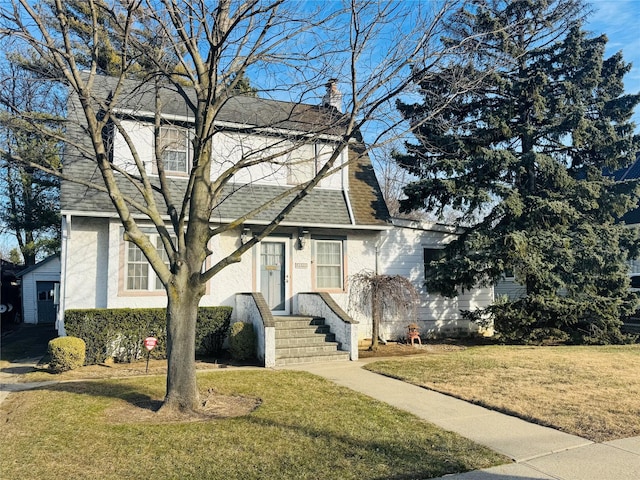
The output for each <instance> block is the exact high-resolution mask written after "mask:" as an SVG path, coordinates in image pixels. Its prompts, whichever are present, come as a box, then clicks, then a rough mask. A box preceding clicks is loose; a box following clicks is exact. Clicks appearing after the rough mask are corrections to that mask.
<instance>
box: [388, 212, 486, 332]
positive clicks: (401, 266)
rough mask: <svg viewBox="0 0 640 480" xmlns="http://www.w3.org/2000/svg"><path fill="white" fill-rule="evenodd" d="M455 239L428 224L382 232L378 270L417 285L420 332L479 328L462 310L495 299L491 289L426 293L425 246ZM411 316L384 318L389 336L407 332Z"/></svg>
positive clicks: (431, 246)
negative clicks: (453, 293)
mask: <svg viewBox="0 0 640 480" xmlns="http://www.w3.org/2000/svg"><path fill="white" fill-rule="evenodd" d="M454 238H455V234H454V233H453V232H452V231H448V229H447V228H443V227H441V226H433V227H430V226H429V225H428V224H427V225H425V226H422V227H421V228H418V227H402V226H396V227H395V228H394V229H393V230H390V231H388V232H384V233H383V234H382V238H381V242H380V246H379V253H378V271H379V272H380V273H384V274H387V275H402V276H404V277H407V278H408V279H409V280H411V282H412V283H413V284H414V286H415V287H416V289H417V290H418V293H419V295H420V306H419V309H418V313H417V317H418V318H417V320H418V324H419V325H420V332H421V335H422V336H423V337H424V336H438V335H460V334H462V335H464V334H469V333H473V332H475V331H477V326H476V325H475V324H472V323H470V322H468V321H466V320H463V319H462V317H461V313H460V310H476V309H478V308H483V307H486V306H488V305H490V304H491V303H492V301H493V289H492V288H476V289H473V290H472V291H469V292H459V294H458V296H456V297H454V298H446V297H443V296H441V295H438V294H434V293H429V292H427V290H426V288H425V286H424V253H423V251H424V249H425V248H442V247H444V246H445V245H446V244H447V243H449V242H451V241H452V240H453V239H454ZM411 321H412V319H407V318H395V319H385V321H384V322H383V325H382V326H381V327H382V328H381V329H382V332H383V334H384V335H385V337H386V338H387V339H390V340H393V339H395V338H397V337H404V336H406V334H407V325H408V324H409V323H411Z"/></svg>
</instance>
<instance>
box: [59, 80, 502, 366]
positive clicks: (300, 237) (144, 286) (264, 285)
mask: <svg viewBox="0 0 640 480" xmlns="http://www.w3.org/2000/svg"><path fill="white" fill-rule="evenodd" d="M110 81H111V79H108V78H103V79H102V82H103V85H102V88H103V94H104V98H107V97H108V95H109V88H110V85H111V84H110ZM162 93H163V95H164V96H165V97H164V101H163V103H162V105H163V107H162V115H163V116H164V118H165V119H166V120H167V122H166V125H163V126H162V127H161V128H162V131H161V135H160V138H166V139H167V143H166V145H164V146H163V148H164V150H163V151H164V152H166V153H165V154H166V155H167V157H166V160H165V162H168V165H169V170H170V171H169V172H168V175H169V177H170V178H171V181H172V182H173V185H174V186H175V189H176V192H180V191H184V188H185V182H186V179H187V173H188V172H189V166H190V165H189V161H190V156H189V155H190V153H189V152H190V148H191V147H190V141H189V139H190V135H191V131H192V130H191V128H192V127H191V125H192V122H193V116H192V115H191V114H190V112H189V110H188V108H187V106H186V105H185V103H184V101H182V100H181V99H180V98H179V97H178V96H177V95H176V94H175V92H172V91H170V90H169V89H167V90H166V91H163V92H162ZM124 100H125V103H123V104H122V105H121V108H119V109H118V112H119V113H120V114H121V116H122V117H121V119H120V121H121V122H122V124H123V125H124V126H126V128H127V133H128V135H129V136H130V138H131V139H132V140H133V142H134V143H135V145H136V147H137V149H138V152H139V153H140V156H141V158H142V159H143V161H145V164H146V165H148V173H149V175H150V176H151V178H154V175H155V172H154V170H153V169H154V167H153V163H152V161H151V160H152V158H153V151H154V135H153V122H152V118H153V115H152V114H151V113H150V112H153V111H154V106H153V100H154V92H153V91H152V90H151V89H150V88H149V89H146V88H145V87H144V85H142V86H140V85H137V86H136V88H131V92H130V93H129V94H128V95H126V96H125V99H124ZM68 115H69V116H70V117H71V118H73V117H79V116H80V114H79V113H78V104H77V101H76V100H74V99H73V98H71V100H70V102H69V108H68ZM335 115H339V112H338V111H337V109H336V108H335V107H331V106H327V105H305V104H292V103H287V102H279V101H273V100H267V99H262V98H258V97H254V96H246V95H238V96H234V97H231V98H229V99H228V101H227V103H226V104H225V107H224V108H223V109H222V111H221V112H220V114H219V118H218V119H217V125H218V127H219V130H218V132H217V133H216V138H214V153H213V155H214V157H215V158H216V161H215V162H214V166H213V167H212V168H214V169H216V168H218V169H223V168H226V167H228V166H229V164H230V163H231V162H234V160H235V159H236V158H238V156H239V155H246V154H247V152H256V155H261V154H273V152H274V149H277V148H282V149H283V152H284V153H282V157H281V158H280V159H279V160H280V161H279V162H275V163H274V162H270V163H268V164H260V163H258V164H256V165H254V166H252V167H250V168H248V169H245V170H243V171H242V172H240V173H238V174H237V175H236V177H235V181H234V182H233V184H232V185H230V186H229V188H228V190H227V191H226V192H225V195H224V199H223V200H222V201H221V202H220V203H219V205H217V207H216V208H215V209H214V210H213V211H212V213H211V224H212V226H215V225H219V224H226V223H229V222H231V221H232V220H235V219H237V218H240V217H242V216H243V215H246V214H247V212H250V211H251V210H252V209H253V208H255V207H256V206H257V205H261V204H263V203H264V202H265V201H267V200H269V199H271V198H274V197H276V196H277V195H280V194H282V193H283V192H284V191H286V190H287V189H289V188H291V187H293V186H295V185H297V184H299V183H300V182H302V181H305V180H306V179H308V178H310V176H312V175H314V174H315V172H316V171H317V170H318V169H319V168H321V166H322V165H323V164H324V162H326V158H327V157H328V155H329V154H330V153H331V152H332V151H333V148H334V147H333V145H335V144H336V141H337V140H338V135H339V131H337V130H336V131H334V130H332V128H331V127H328V128H326V129H325V130H324V131H323V132H322V134H318V133H317V129H318V126H319V125H323V122H324V124H326V125H328V119H329V117H331V118H333V119H334V120H335ZM332 116H333V117H332ZM73 125H74V123H73V122H70V127H69V129H72V128H74V127H73ZM276 127H277V128H276ZM310 128H311V129H315V130H316V132H315V134H314V141H313V142H304V143H301V144H300V145H299V146H298V147H295V148H294V149H292V148H291V145H293V144H292V143H290V142H289V140H288V139H290V138H294V137H299V136H301V135H306V134H308V132H309V129H310ZM71 134H72V135H76V136H77V139H78V140H77V142H82V141H83V140H82V139H83V132H82V131H81V130H80V129H76V131H75V132H71ZM106 134H107V135H106V136H105V142H108V143H109V147H110V153H111V155H112V157H113V158H112V161H113V163H114V164H116V165H117V166H118V167H119V168H120V169H121V170H122V172H123V175H124V173H125V172H127V171H128V169H130V167H131V164H132V163H133V159H132V157H131V153H130V152H129V149H128V148H126V145H125V140H124V138H123V136H122V135H121V134H120V133H117V132H116V130H115V129H113V130H111V131H109V132H106ZM362 147H363V146H362V144H360V143H358V142H353V143H352V144H351V145H350V147H349V148H348V149H347V150H344V151H343V152H342V154H341V157H340V159H339V161H338V164H339V165H341V166H342V168H341V169H338V170H336V171H335V172H334V173H332V174H331V175H329V176H328V177H326V178H324V179H323V180H322V181H321V183H320V185H319V186H318V187H317V188H315V189H314V190H313V191H312V192H311V193H310V194H309V195H308V196H307V197H306V198H305V199H304V200H303V201H302V202H301V203H300V204H299V205H298V206H297V207H296V208H295V209H294V210H293V212H292V213H291V214H290V215H289V216H288V217H287V218H286V219H285V220H284V221H283V222H282V223H281V225H280V226H279V228H278V230H277V231H276V232H275V233H274V234H273V235H271V236H270V237H268V238H265V239H264V240H263V241H262V242H261V243H260V244H258V245H257V246H256V247H254V248H253V249H252V250H251V251H250V252H248V254H245V255H244V257H243V258H242V260H241V262H239V263H237V264H233V265H231V266H229V267H227V268H226V269H224V270H223V271H222V272H220V273H219V274H218V275H216V276H215V277H214V278H213V279H212V280H211V281H210V282H209V285H208V287H207V292H206V294H205V296H204V297H203V298H202V300H201V306H213V305H228V306H232V307H233V308H234V313H233V318H234V320H237V321H248V322H252V323H253V324H254V327H255V330H256V333H257V334H258V339H259V356H260V358H261V359H262V360H263V361H264V364H265V365H267V366H271V365H275V364H285V363H287V362H294V361H313V360H317V359H322V358H324V359H327V358H351V359H356V358H357V345H358V342H359V341H360V340H363V339H365V338H367V336H370V335H371V327H370V320H369V319H367V318H358V317H357V316H354V315H350V314H349V313H348V312H349V305H348V292H349V276H350V275H352V274H355V273H357V272H360V271H362V270H372V271H377V272H379V273H394V274H397V273H400V274H403V275H407V276H409V277H410V278H411V279H412V280H413V281H414V282H415V284H416V286H418V287H419V288H422V287H421V285H422V282H423V280H424V276H423V274H424V258H425V257H424V254H425V253H424V252H425V248H426V249H431V248H440V247H441V246H442V245H444V244H445V243H446V242H448V241H450V240H451V239H452V238H454V235H455V232H453V231H451V230H450V229H448V228H447V227H443V226H439V225H418V224H415V223H411V222H402V221H399V222H398V221H397V222H396V224H394V222H393V221H392V219H391V218H390V216H389V212H388V209H387V207H386V205H385V202H384V200H383V198H382V194H381V191H380V187H379V185H378V182H377V180H376V177H375V173H374V171H373V167H372V165H371V161H370V159H369V157H368V156H367V155H366V153H365V151H364V149H363V148H362ZM63 165H64V170H65V173H66V174H70V175H72V176H73V177H74V178H80V179H85V180H88V181H95V180H96V179H97V180H98V181H100V178H99V172H98V171H97V167H96V165H95V162H93V161H92V159H91V158H89V157H88V156H86V154H85V155H83V154H81V153H80V152H77V151H74V150H73V149H68V150H67V152H66V153H65V157H64V161H63ZM212 173H213V175H214V176H215V174H216V172H215V171H214V172H212ZM129 193H130V195H131V196H132V198H135V197H136V192H135V191H132V190H129ZM279 205H281V203H278V204H276V205H274V207H273V208H269V209H267V210H266V211H263V212H261V213H258V214H256V215H253V216H251V217H250V218H247V219H246V221H245V222H244V223H243V225H242V226H241V227H239V228H237V229H234V230H232V231H229V232H226V233H223V234H220V235H218V236H216V237H214V238H213V239H212V241H211V244H210V250H211V252H213V253H212V255H211V262H215V261H217V260H218V259H219V258H222V257H223V256H225V255H227V254H228V253H230V252H232V251H233V250H234V249H235V248H237V247H238V245H240V244H241V242H243V241H244V240H246V238H248V237H249V236H251V235H252V234H253V233H256V232H259V231H260V230H261V229H262V228H264V225H266V224H267V223H268V222H269V220H270V219H271V218H272V216H273V215H274V212H277V211H278V209H277V207H278V206H279ZM61 209H62V212H61V213H62V217H63V224H62V253H61V299H60V303H61V304H60V315H59V317H58V323H57V326H58V330H59V333H60V334H64V333H65V329H64V312H65V310H68V309H86V308H122V307H132V308H135V307H164V306H166V297H165V293H164V290H163V289H162V286H161V285H160V284H159V282H157V281H156V278H155V276H154V273H153V270H152V269H151V268H150V266H149V265H148V263H147V261H146V259H145V258H144V256H142V255H141V252H140V251H139V250H138V249H137V247H135V246H134V245H133V244H131V243H129V242H126V241H125V240H124V237H123V232H124V231H123V227H122V225H121V223H120V220H119V219H118V218H117V216H116V214H115V210H114V208H113V206H112V204H111V201H110V199H109V197H108V195H106V194H105V193H102V192H98V191H95V190H92V189H89V188H87V187H85V186H83V185H82V184H79V183H75V182H71V181H63V182H62V187H61ZM141 218H142V216H141ZM140 221H141V222H142V223H143V224H144V220H140ZM148 233H149V235H150V237H151V239H152V240H153V239H154V238H155V237H156V233H154V230H153V228H151V225H149V230H148ZM154 241H155V240H154ZM159 245H160V244H159ZM492 296H493V293H492V292H490V291H487V290H478V291H477V292H475V293H472V294H470V295H469V294H466V295H462V296H461V297H459V298H458V299H455V300H449V299H444V298H441V297H438V296H436V295H430V294H428V293H427V292H425V291H424V289H423V288H422V305H421V308H420V315H419V319H418V320H419V322H420V323H421V328H422V329H423V331H425V332H427V331H428V332H432V333H434V334H435V333H444V332H458V333H459V332H460V331H464V332H468V331H469V330H470V329H473V327H472V326H470V325H468V324H467V323H466V322H464V321H462V320H461V319H460V312H459V310H460V309H464V308H474V307H476V306H484V305H485V304H486V303H487V302H489V301H490V300H491V298H492ZM293 315H297V316H301V315H302V316H312V317H321V318H322V319H323V320H312V321H310V320H309V318H306V317H305V318H303V319H301V320H300V319H295V318H291V316H293ZM296 322H297V323H296ZM310 323H311V324H312V325H311V326H309V324H310ZM316 323H324V324H325V325H324V326H322V327H320V326H318V325H316ZM303 326H306V328H307V329H309V328H310V329H311V335H310V336H312V337H313V338H314V339H313V340H311V339H310V340H309V345H307V344H305V343H304V342H303V341H302V339H301V338H302V337H303V334H302V333H301V332H302V330H295V329H296V328H302V327H303ZM385 329H386V330H385V335H386V336H387V337H388V338H393V337H395V336H400V335H402V333H403V332H404V331H405V329H406V319H398V320H397V321H394V322H391V323H390V324H389V325H386V326H385ZM329 330H330V331H329ZM314 332H315V333H316V334H315V335H314ZM318 334H321V336H322V338H321V340H320V341H318ZM289 337H294V338H293V339H291V338H290V339H289V340H287V338H289ZM303 348H304V349H306V352H307V354H305V355H308V356H307V357H305V358H304V359H303V358H302V357H303V355H302V350H301V349H303ZM296 349H297V350H296ZM309 352H311V353H309ZM341 352H342V353H341ZM329 356H331V357H329Z"/></svg>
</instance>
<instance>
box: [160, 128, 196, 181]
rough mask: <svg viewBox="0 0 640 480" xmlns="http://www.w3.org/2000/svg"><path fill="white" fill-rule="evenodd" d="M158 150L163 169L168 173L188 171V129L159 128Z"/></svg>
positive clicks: (185, 172) (184, 173) (189, 158)
mask: <svg viewBox="0 0 640 480" xmlns="http://www.w3.org/2000/svg"><path fill="white" fill-rule="evenodd" d="M160 151H161V155H162V163H163V165H164V169H165V171H166V172H169V173H178V174H183V175H186V174H187V173H189V163H190V161H191V152H190V147H189V130H187V129H186V128H177V127H161V128H160Z"/></svg>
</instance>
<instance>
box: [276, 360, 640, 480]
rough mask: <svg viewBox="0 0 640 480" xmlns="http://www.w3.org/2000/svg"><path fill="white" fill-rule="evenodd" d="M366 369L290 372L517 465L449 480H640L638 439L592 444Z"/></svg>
mask: <svg viewBox="0 0 640 480" xmlns="http://www.w3.org/2000/svg"><path fill="white" fill-rule="evenodd" d="M368 361H372V360H368ZM366 363H367V360H361V361H358V362H331V363H323V364H310V365H299V366H289V367H286V368H287V369H295V370H304V371H307V372H310V373H313V374H315V375H320V376H322V377H325V378H327V379H328V380H331V381H332V382H334V383H336V384H338V385H342V386H345V387H348V388H350V389H352V390H355V391H358V392H360V393H363V394H365V395H368V396H370V397H372V398H375V399H377V400H380V401H382V402H385V403H388V404H389V405H392V406H394V407H397V408H399V409H402V410H406V411H408V412H411V413H412V414H414V415H416V416H418V417H420V418H422V419H423V420H426V421H428V422H430V423H433V424H435V425H438V426H439V427H442V428H444V429H445V430H450V431H453V432H456V433H458V434H460V435H462V436H463V437H466V438H469V439H471V440H473V441H474V442H476V443H479V444H481V445H485V446H487V447H489V448H491V449H492V450H494V451H496V452H499V453H502V454H504V455H506V456H508V457H509V458H512V459H513V460H514V463H511V464H507V465H502V466H499V467H494V468H490V469H486V470H478V471H474V472H467V473H463V474H458V475H448V476H446V477H443V478H446V480H463V479H464V480H510V479H519V480H550V479H551V480H639V479H640V437H635V438H628V439H624V440H615V441H612V442H605V443H593V442H591V441H589V440H586V439H584V438H580V437H576V436H575V435H569V434H566V433H562V432H559V431H558V430H554V429H551V428H547V427H542V426H540V425H535V424H532V423H529V422H525V421H524V420H520V419H518V418H515V417H511V416H509V415H504V414H501V413H497V412H493V411H491V410H487V409H486V408H483V407H479V406H477V405H472V404H470V403H468V402H464V401H462V400H457V399H455V398H452V397H449V396H447V395H442V394H440V393H436V392H432V391H430V390H427V389H424V388H420V387H416V386H414V385H410V384H408V383H405V382H402V381H399V380H394V379H391V378H388V377H385V376H382V375H378V374H376V373H372V372H369V371H367V370H364V369H363V368H362V367H363V365H365V364H366ZM283 368H285V367H283Z"/></svg>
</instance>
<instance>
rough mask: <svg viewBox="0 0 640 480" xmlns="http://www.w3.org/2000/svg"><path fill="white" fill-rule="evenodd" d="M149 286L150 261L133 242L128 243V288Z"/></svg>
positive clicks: (141, 288)
mask: <svg viewBox="0 0 640 480" xmlns="http://www.w3.org/2000/svg"><path fill="white" fill-rule="evenodd" d="M148 288H149V262H147V259H146V258H145V256H144V255H143V254H142V250H140V249H139V248H138V247H137V246H136V245H134V244H133V243H129V244H128V245H127V290H147V289H148Z"/></svg>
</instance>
